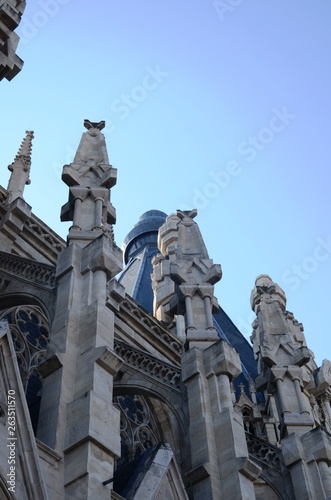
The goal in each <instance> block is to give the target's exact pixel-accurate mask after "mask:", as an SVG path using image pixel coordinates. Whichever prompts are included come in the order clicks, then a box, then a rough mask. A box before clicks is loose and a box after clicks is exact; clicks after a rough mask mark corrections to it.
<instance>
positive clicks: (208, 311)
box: [152, 210, 222, 345]
mask: <svg viewBox="0 0 331 500" xmlns="http://www.w3.org/2000/svg"><path fill="white" fill-rule="evenodd" d="M196 214H197V211H196V210H191V211H182V210H177V212H176V214H172V215H170V216H169V217H168V218H167V220H166V222H165V223H164V224H163V225H162V226H161V227H160V229H159V238H158V246H159V249H160V251H161V255H157V256H156V257H155V258H154V260H153V267H154V270H153V275H152V286H153V290H154V316H156V317H157V318H158V319H159V320H161V321H163V322H164V323H166V324H168V325H169V324H171V322H172V321H173V320H174V318H175V316H176V315H177V314H183V315H184V317H185V325H186V332H188V330H190V338H188V340H191V341H192V342H193V344H194V343H195V341H196V342H199V341H200V340H202V341H204V340H207V341H215V340H217V339H218V336H217V333H216V330H215V328H214V324H213V316H212V313H213V312H217V311H218V303H217V300H216V298H215V297H214V287H213V285H214V284H215V283H216V282H217V281H219V280H220V279H221V277H222V270H221V266H220V265H219V264H214V263H213V261H212V260H211V259H210V258H209V255H208V252H207V249H206V246H205V243H204V241H203V238H202V235H201V233H200V230H199V227H198V225H197V224H196V223H195V222H194V221H193V218H194V217H195V216H196ZM193 330H195V332H193ZM206 345H207V344H206Z"/></svg>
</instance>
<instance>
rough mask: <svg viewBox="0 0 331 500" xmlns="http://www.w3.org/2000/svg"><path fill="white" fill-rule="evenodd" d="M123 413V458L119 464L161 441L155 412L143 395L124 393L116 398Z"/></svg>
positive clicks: (121, 430) (116, 404)
mask: <svg viewBox="0 0 331 500" xmlns="http://www.w3.org/2000/svg"><path fill="white" fill-rule="evenodd" d="M113 403H114V406H116V407H117V408H118V409H119V410H120V413H121V428H120V434H121V448H122V450H121V452H122V453H121V458H120V460H119V461H118V466H119V465H122V464H123V463H125V462H129V461H130V460H132V459H134V458H137V457H138V456H139V455H140V454H141V453H143V452H144V451H145V450H147V449H148V448H150V447H151V446H154V445H156V444H157V443H158V442H159V441H160V436H159V432H158V429H157V425H156V423H155V421H154V418H153V414H152V412H151V411H150V408H149V406H148V404H147V402H146V400H145V398H144V397H143V396H137V395H135V396H131V395H123V396H117V397H115V398H114V401H113Z"/></svg>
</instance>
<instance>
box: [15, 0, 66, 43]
mask: <svg viewBox="0 0 331 500" xmlns="http://www.w3.org/2000/svg"><path fill="white" fill-rule="evenodd" d="M69 2H71V0H39V1H38V2H37V3H38V6H39V7H40V9H39V10H37V11H36V12H34V14H33V15H32V16H31V18H30V19H29V18H27V17H26V16H23V17H22V20H21V22H20V29H19V33H20V41H21V43H28V42H29V41H30V40H31V39H32V38H34V37H35V36H36V35H37V34H38V33H39V31H40V30H41V29H43V28H45V26H47V24H48V23H49V20H50V19H52V18H53V17H56V16H57V14H58V13H59V12H60V10H61V7H62V6H63V5H67V4H68V3H69Z"/></svg>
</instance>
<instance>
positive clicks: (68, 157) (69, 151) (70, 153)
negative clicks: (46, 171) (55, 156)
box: [52, 146, 76, 179]
mask: <svg viewBox="0 0 331 500" xmlns="http://www.w3.org/2000/svg"><path fill="white" fill-rule="evenodd" d="M75 153H76V151H75V150H74V148H73V147H72V146H66V152H65V158H64V162H63V163H60V162H59V161H53V162H52V170H53V172H54V173H55V175H56V178H57V179H61V175H62V169H63V166H64V165H69V164H70V163H72V162H73V160H74V157H75Z"/></svg>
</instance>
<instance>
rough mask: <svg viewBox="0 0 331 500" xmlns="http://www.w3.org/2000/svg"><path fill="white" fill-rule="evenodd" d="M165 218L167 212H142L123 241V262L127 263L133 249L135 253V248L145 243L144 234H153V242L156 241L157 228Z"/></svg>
mask: <svg viewBox="0 0 331 500" xmlns="http://www.w3.org/2000/svg"><path fill="white" fill-rule="evenodd" d="M166 218H167V214H165V213H164V212H161V211H160V210H148V212H145V213H144V214H142V216H141V217H140V218H139V221H138V222H137V224H135V226H134V227H133V229H132V230H131V231H130V232H129V234H128V235H127V236H126V237H125V240H124V242H123V246H122V249H123V253H124V262H125V264H127V263H128V261H129V257H130V254H132V252H133V251H134V253H135V252H136V250H138V249H139V248H140V247H141V246H143V245H144V244H145V241H146V238H145V236H146V235H153V236H154V238H155V243H156V242H157V233H158V230H159V228H160V227H161V226H162V224H163V223H164V222H165V220H166Z"/></svg>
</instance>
